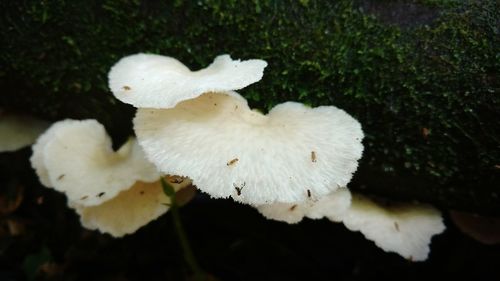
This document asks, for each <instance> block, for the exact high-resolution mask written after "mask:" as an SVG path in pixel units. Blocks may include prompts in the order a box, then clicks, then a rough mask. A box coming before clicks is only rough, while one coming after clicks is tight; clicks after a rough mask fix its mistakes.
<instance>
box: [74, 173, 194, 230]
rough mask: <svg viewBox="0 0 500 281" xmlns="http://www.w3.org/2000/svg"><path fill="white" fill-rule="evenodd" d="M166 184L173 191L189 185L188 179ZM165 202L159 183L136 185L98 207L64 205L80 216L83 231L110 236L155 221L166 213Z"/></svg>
mask: <svg viewBox="0 0 500 281" xmlns="http://www.w3.org/2000/svg"><path fill="white" fill-rule="evenodd" d="M169 182H170V184H171V185H172V187H173V188H174V189H175V190H176V191H177V190H179V189H181V188H184V187H186V186H188V185H190V184H191V181H190V180H189V179H185V180H184V181H182V182H173V181H169ZM169 203H170V198H168V197H167V196H166V195H165V194H164V193H163V189H162V186H161V183H160V181H156V182H153V183H144V182H136V183H135V184H134V185H133V186H132V187H131V188H130V189H128V190H125V191H122V192H120V193H119V194H118V195H117V196H116V197H114V198H112V199H111V200H108V201H106V202H104V203H102V204H100V205H98V206H90V207H86V206H83V205H80V204H78V203H75V202H72V201H68V205H69V206H70V207H71V208H74V209H75V210H76V212H77V213H78V214H79V215H80V221H81V223H82V225H83V226H84V227H85V228H88V229H92V230H99V231H100V232H103V233H109V234H111V235H112V236H114V237H121V236H123V235H126V234H130V233H134V232H135V231H137V230H138V229H139V228H141V227H142V226H144V225H146V224H148V223H149V222H151V221H153V220H155V219H157V218H158V217H159V216H161V215H163V214H164V213H166V212H167V211H168V209H169V206H168V204H169Z"/></svg>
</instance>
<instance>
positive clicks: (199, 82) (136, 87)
mask: <svg viewBox="0 0 500 281" xmlns="http://www.w3.org/2000/svg"><path fill="white" fill-rule="evenodd" d="M266 66H267V63H266V62H265V61H263V60H247V61H240V60H232V59H231V57H230V56H229V55H221V56H218V57H216V58H215V60H214V62H213V63H212V64H211V65H209V66H208V67H207V68H204V69H201V70H198V71H190V70H189V68H187V67H186V66H185V65H184V64H182V63H181V62H179V61H178V60H176V59H174V58H171V57H165V56H160V55H151V54H136V55H131V56H128V57H124V58H122V59H121V60H120V61H118V63H116V64H115V65H114V66H113V67H112V68H111V71H110V72H109V87H110V88H111V91H112V92H113V94H114V95H115V97H116V98H117V99H119V100H120V101H122V102H124V103H128V104H131V105H133V106H135V107H150V108H171V107H174V106H175V105H176V104H177V103H179V102H181V101H183V100H187V99H192V98H196V97H197V96H199V95H201V94H203V93H205V92H210V91H214V92H216V91H229V90H238V89H242V88H244V87H246V86H248V85H250V84H252V83H255V82H257V81H259V80H260V79H262V75H263V72H264V68H265V67H266Z"/></svg>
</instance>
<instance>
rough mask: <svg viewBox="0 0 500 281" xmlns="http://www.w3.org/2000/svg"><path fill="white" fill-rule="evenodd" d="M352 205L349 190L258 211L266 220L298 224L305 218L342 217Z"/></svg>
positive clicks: (258, 207)
mask: <svg viewBox="0 0 500 281" xmlns="http://www.w3.org/2000/svg"><path fill="white" fill-rule="evenodd" d="M350 205H351V193H350V192H349V190H348V189H347V188H339V189H337V190H336V191H334V192H332V193H330V194H328V195H326V196H323V197H321V198H319V199H317V200H315V199H308V200H306V201H304V202H299V203H273V204H265V205H260V206H257V207H256V208H257V210H258V211H259V212H260V213H261V214H262V215H263V216H264V217H266V218H268V219H272V220H277V221H283V222H287V223H290V224H292V223H298V222H300V221H301V220H302V219H303V218H304V217H308V218H311V219H321V218H323V217H325V216H328V217H335V218H336V217H342V215H343V214H344V212H345V211H346V210H347V209H348V208H349V206H350Z"/></svg>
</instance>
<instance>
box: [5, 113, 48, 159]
mask: <svg viewBox="0 0 500 281" xmlns="http://www.w3.org/2000/svg"><path fill="white" fill-rule="evenodd" d="M48 126H49V124H48V123H47V122H44V121H40V120H37V119H34V118H31V117H28V116H19V115H13V114H7V113H0V136H1V137H0V152H11V151H16V150H19V149H21V148H23V147H25V146H28V145H31V144H32V143H34V142H35V140H36V139H37V137H38V136H39V135H40V134H41V133H43V131H45V129H46V128H47V127H48Z"/></svg>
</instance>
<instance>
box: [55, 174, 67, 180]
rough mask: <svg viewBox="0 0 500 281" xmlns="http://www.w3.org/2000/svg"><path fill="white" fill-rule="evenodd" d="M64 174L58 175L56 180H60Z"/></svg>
mask: <svg viewBox="0 0 500 281" xmlns="http://www.w3.org/2000/svg"><path fill="white" fill-rule="evenodd" d="M64 176H66V175H65V174H62V175H60V176H59V177H57V180H58V181H60V180H62V179H63V178H64Z"/></svg>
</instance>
